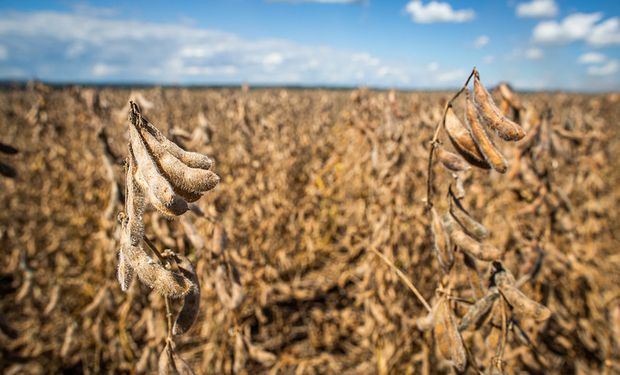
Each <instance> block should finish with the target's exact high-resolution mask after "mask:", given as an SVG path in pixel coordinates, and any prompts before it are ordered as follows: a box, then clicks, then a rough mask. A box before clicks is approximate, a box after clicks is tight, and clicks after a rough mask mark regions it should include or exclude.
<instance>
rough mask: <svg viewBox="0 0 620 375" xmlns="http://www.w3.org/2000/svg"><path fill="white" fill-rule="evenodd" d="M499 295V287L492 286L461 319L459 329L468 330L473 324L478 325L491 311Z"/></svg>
mask: <svg viewBox="0 0 620 375" xmlns="http://www.w3.org/2000/svg"><path fill="white" fill-rule="evenodd" d="M497 297H499V292H498V291H497V288H490V289H489V291H488V292H487V294H486V295H485V296H484V297H482V298H481V299H479V300H478V301H476V303H475V304H473V305H472V306H471V307H470V308H469V310H467V313H466V314H465V316H463V318H462V319H461V324H459V331H463V330H466V329H467V328H468V327H469V326H471V325H472V324H474V325H478V323H479V322H480V321H482V320H483V319H484V317H485V316H487V314H488V313H489V311H491V307H492V306H493V303H494V302H495V300H496V299H497Z"/></svg>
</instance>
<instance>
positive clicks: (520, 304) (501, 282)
mask: <svg viewBox="0 0 620 375" xmlns="http://www.w3.org/2000/svg"><path fill="white" fill-rule="evenodd" d="M511 276H512V275H509V274H508V271H500V272H498V273H496V274H495V283H496V285H497V288H498V289H499V291H500V292H501V294H502V296H504V298H505V299H506V301H508V303H509V304H510V305H511V306H512V309H513V311H514V312H515V313H517V314H518V315H521V316H529V317H532V318H534V319H535V320H538V321H542V320H547V319H549V317H550V316H551V310H549V309H548V308H547V307H546V306H543V305H541V304H540V303H538V302H536V301H534V300H532V299H530V298H529V297H528V296H526V295H525V294H523V292H521V291H520V290H519V289H517V287H516V286H515V285H514V283H515V281H514V277H511Z"/></svg>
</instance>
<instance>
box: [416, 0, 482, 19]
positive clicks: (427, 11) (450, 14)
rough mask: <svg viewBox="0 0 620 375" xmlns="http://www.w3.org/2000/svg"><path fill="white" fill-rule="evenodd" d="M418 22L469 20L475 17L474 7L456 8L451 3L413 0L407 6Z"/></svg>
mask: <svg viewBox="0 0 620 375" xmlns="http://www.w3.org/2000/svg"><path fill="white" fill-rule="evenodd" d="M405 11H406V12H407V13H409V14H410V15H411V19H412V20H413V21H414V22H416V23H435V22H467V21H471V20H473V19H474V17H475V16H476V12H474V11H473V10H472V9H462V10H454V9H452V6H451V5H450V4H449V3H444V2H440V1H431V2H429V3H428V4H426V5H424V4H423V3H422V1H420V0H411V1H410V2H409V3H408V4H407V6H406V7H405Z"/></svg>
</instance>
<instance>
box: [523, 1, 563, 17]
mask: <svg viewBox="0 0 620 375" xmlns="http://www.w3.org/2000/svg"><path fill="white" fill-rule="evenodd" d="M557 14H558V5H557V4H556V3H555V1H554V0H532V1H530V2H527V3H519V4H517V16H519V17H529V18H542V17H555V16H556V15H557Z"/></svg>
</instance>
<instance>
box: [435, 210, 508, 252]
mask: <svg viewBox="0 0 620 375" xmlns="http://www.w3.org/2000/svg"><path fill="white" fill-rule="evenodd" d="M443 222H444V226H445V228H446V230H447V231H448V235H449V236H450V240H451V241H452V243H453V244H455V245H457V246H458V247H459V248H460V249H461V250H462V251H465V252H467V253H469V254H470V255H471V256H473V257H475V258H477V259H480V260H484V261H487V262H489V261H492V260H495V259H499V258H500V257H501V256H502V252H501V251H500V250H499V249H498V248H496V247H495V246H493V245H489V244H484V243H480V242H478V241H476V240H475V239H473V238H471V237H470V236H468V235H467V234H466V233H465V232H464V231H463V230H462V229H461V227H460V225H459V224H458V223H457V222H456V220H454V218H453V217H452V215H450V214H446V215H443Z"/></svg>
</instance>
